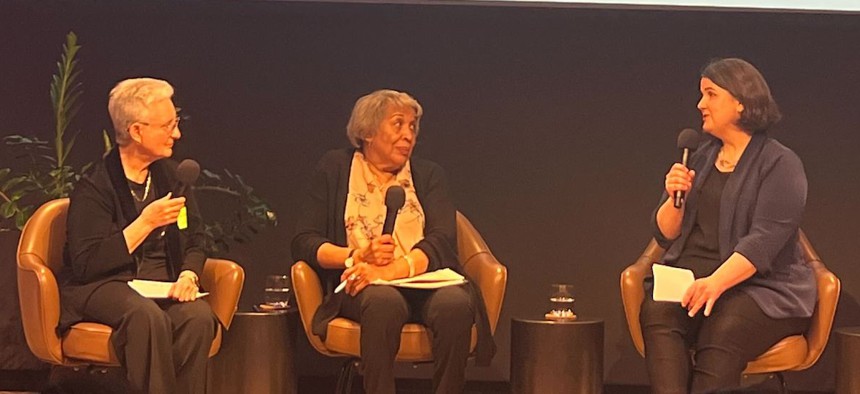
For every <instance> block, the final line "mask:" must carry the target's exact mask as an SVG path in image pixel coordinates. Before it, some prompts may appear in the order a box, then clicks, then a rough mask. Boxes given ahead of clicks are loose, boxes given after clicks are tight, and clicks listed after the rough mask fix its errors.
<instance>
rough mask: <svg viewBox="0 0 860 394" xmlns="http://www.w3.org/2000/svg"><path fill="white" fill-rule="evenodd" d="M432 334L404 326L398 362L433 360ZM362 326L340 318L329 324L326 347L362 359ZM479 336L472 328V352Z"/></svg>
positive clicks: (423, 327)
mask: <svg viewBox="0 0 860 394" xmlns="http://www.w3.org/2000/svg"><path fill="white" fill-rule="evenodd" d="M430 336H431V334H430V331H429V330H428V329H427V327H425V326H423V325H421V324H415V323H408V324H406V325H404V326H403V330H401V334H400V351H398V352H397V361H407V362H425V361H432V360H433V350H432V349H433V347H432V340H431V338H430ZM360 337H361V325H360V324H358V323H356V322H354V321H352V320H349V319H345V318H342V317H338V318H336V319H334V320H332V321H331V322H329V324H328V332H327V333H326V340H325V347H326V348H327V349H328V350H330V351H333V352H337V353H341V354H346V355H350V356H353V357H360V355H361V345H360V342H361V341H360V340H359V339H360ZM477 340H478V335H477V329H476V328H475V326H474V325H473V326H472V340H471V343H470V345H469V349H470V350H471V351H474V350H475V345H476V344H477Z"/></svg>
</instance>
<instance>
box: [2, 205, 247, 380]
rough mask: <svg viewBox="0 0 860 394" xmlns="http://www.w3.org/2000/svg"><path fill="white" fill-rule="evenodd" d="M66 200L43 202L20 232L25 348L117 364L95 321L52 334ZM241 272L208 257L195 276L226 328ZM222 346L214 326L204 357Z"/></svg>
mask: <svg viewBox="0 0 860 394" xmlns="http://www.w3.org/2000/svg"><path fill="white" fill-rule="evenodd" d="M68 208H69V199H67V198H63V199H58V200H53V201H49V202H47V203H45V204H44V205H42V206H41V207H39V209H38V210H36V212H35V213H34V214H33V216H32V217H31V218H30V220H29V221H28V222H27V224H26V226H24V230H23V231H22V232H21V240H20V242H19V244H18V296H19V298H20V303H21V320H22V322H23V325H24V336H25V337H26V338H27V345H28V346H29V347H30V350H31V351H32V352H33V354H34V355H36V357H38V358H39V359H41V360H43V361H46V362H48V363H51V364H55V365H66V366H74V365H86V364H94V365H103V366H118V365H119V360H117V357H116V354H114V351H113V347H112V346H111V345H110V334H111V331H112V330H111V328H110V327H108V326H106V325H103V324H98V323H89V322H82V323H78V324H75V325H74V326H72V327H71V329H70V330H69V331H68V332H67V333H65V334H64V335H63V336H58V335H57V332H56V328H57V324H58V322H59V319H60V294H59V290H58V286H57V280H56V277H55V276H54V272H55V271H57V270H59V269H60V268H61V267H62V264H63V246H64V244H65V243H66V214H67V211H68ZM244 281H245V272H244V271H243V270H242V267H240V266H239V265H238V264H236V263H234V262H232V261H227V260H218V259H209V260H207V261H206V265H205V266H204V268H203V275H202V276H201V277H200V282H201V285H202V287H203V288H204V289H206V290H208V291H209V293H210V294H209V295H208V296H206V297H205V298H204V299H205V300H206V301H207V302H209V304H210V306H211V307H212V311H213V312H214V313H215V316H216V317H217V318H218V321H220V322H221V325H222V326H223V327H225V328H229V327H230V323H231V322H232V320H233V314H234V313H235V312H236V306H237V303H238V302H239V295H240V294H241V293H242V285H243V283H244ZM220 347H221V329H220V327H219V330H218V333H217V335H216V336H215V340H214V341H213V342H212V347H211V348H210V350H209V356H210V357H211V356H214V355H215V354H217V353H218V349H219V348H220Z"/></svg>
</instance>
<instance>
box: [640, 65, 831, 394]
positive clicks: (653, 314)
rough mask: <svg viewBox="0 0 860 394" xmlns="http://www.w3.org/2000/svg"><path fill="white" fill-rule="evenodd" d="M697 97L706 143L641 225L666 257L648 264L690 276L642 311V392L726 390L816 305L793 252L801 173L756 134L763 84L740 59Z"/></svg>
mask: <svg viewBox="0 0 860 394" xmlns="http://www.w3.org/2000/svg"><path fill="white" fill-rule="evenodd" d="M699 87H700V91H701V94H702V98H701V100H699V103H698V109H699V111H700V112H701V113H702V129H704V131H705V133H706V135H707V137H706V138H705V141H704V142H703V143H702V144H700V146H699V149H698V150H697V151H696V152H695V153H694V154H693V155H692V156H691V157H690V159H689V161H688V165H687V166H684V165H683V164H680V163H676V164H674V165H673V166H672V167H671V169H670V170H669V172H668V173H667V174H666V178H665V193H663V196H662V199H661V202H660V205H659V206H658V207H657V209H656V210H655V213H654V215H653V225H654V237H655V239H656V240H657V242H658V243H659V244H660V246H662V247H663V248H665V249H666V253H665V255H664V257H663V261H661V262H660V263H662V264H667V265H672V266H676V267H682V268H687V269H690V270H692V271H693V273H694V276H695V278H696V280H695V282H693V284H692V285H691V286H690V288H689V289H687V291H686V293H685V294H684V296H683V299H682V301H681V303H680V307H679V305H678V304H677V303H670V302H657V301H654V300H653V297H650V296H646V297H645V301H644V302H643V305H642V312H641V314H640V320H641V323H642V331H643V336H644V339H645V355H646V356H645V357H646V361H647V364H648V373H649V376H650V378H651V385H652V388H653V392H654V393H687V392H692V393H711V392H720V391H725V390H730V389H732V388H736V387H737V386H738V385H739V384H740V380H741V374H742V372H743V370H744V368H745V367H746V364H747V362H749V361H751V360H753V359H754V358H756V357H757V356H758V355H760V354H761V353H763V352H764V351H765V350H767V349H768V348H770V347H771V346H772V345H774V344H775V343H776V342H778V341H779V340H781V339H783V338H785V337H787V336H790V335H794V334H800V333H803V332H804V331H805V330H806V328H807V327H808V325H809V321H810V316H812V312H813V309H814V303H815V300H816V287H815V282H814V278H813V274H812V271H811V269H810V268H809V267H808V266H807V265H806V264H805V262H804V261H803V258H802V256H801V254H800V250H799V249H798V248H797V240H798V236H799V235H798V234H799V225H800V220H801V217H802V215H803V210H804V206H805V204H806V189H807V184H806V175H805V173H804V170H803V164H802V163H801V161H800V158H798V157H797V155H796V154H795V153H794V152H792V151H791V150H790V149H788V148H786V147H785V146H783V145H782V144H780V143H779V142H777V141H776V140H774V139H772V138H770V137H769V136H768V135H767V134H766V132H767V130H768V129H769V128H770V127H771V126H772V125H773V124H774V123H776V122H777V121H778V120H779V119H780V113H779V109H778V107H777V105H776V103H775V102H774V100H773V97H772V96H771V94H770V89H769V88H768V85H767V82H765V80H764V78H763V77H762V75H761V74H760V73H759V71H758V70H756V68H755V67H753V66H752V65H751V64H750V63H748V62H746V61H744V60H741V59H719V60H715V61H712V62H711V63H709V64H708V65H707V66H706V67H705V68H704V70H703V71H702V74H701V80H700V84H699ZM676 191H684V192H686V193H687V196H688V197H687V201H686V203H685V204H684V205H683V206H682V208H675V207H674V204H673V201H672V199H670V198H669V196H672V195H674V193H675V192H676ZM691 350H692V351H693V356H692V357H690V352H691Z"/></svg>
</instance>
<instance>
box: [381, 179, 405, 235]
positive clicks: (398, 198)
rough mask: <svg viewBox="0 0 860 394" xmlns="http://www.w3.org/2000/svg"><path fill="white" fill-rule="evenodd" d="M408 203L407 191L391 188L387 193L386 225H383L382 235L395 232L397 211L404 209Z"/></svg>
mask: <svg viewBox="0 0 860 394" xmlns="http://www.w3.org/2000/svg"><path fill="white" fill-rule="evenodd" d="M405 202H406V191H404V190H403V188H402V187H400V186H391V187H389V188H388V190H387V191H385V223H383V224H382V233H383V234H391V233H393V232H394V221H395V220H396V219H397V211H399V210H400V208H403V203H405Z"/></svg>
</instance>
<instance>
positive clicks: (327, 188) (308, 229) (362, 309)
mask: <svg viewBox="0 0 860 394" xmlns="http://www.w3.org/2000/svg"><path fill="white" fill-rule="evenodd" d="M422 114H423V109H422V108H421V105H420V104H419V103H418V101H416V100H415V99H414V98H412V97H411V96H410V95H408V94H406V93H402V92H397V91H393V90H378V91H375V92H373V93H370V94H368V95H366V96H364V97H361V98H360V99H358V101H357V102H356V103H355V107H354V108H353V111H352V116H351V117H350V120H349V123H348V125H347V137H348V138H349V141H350V142H351V143H352V145H353V147H354V148H352V149H341V150H333V151H330V152H328V153H326V154H325V156H323V158H322V160H320V162H319V164H318V165H317V169H316V172H315V174H314V175H313V177H312V180H311V185H310V188H309V192H308V194H307V196H306V198H305V202H304V209H303V210H302V212H303V213H302V215H301V217H300V218H299V220H298V223H297V229H296V235H295V237H294V238H293V241H292V254H293V258H294V259H295V260H297V261H306V262H307V263H309V264H310V265H311V266H313V267H314V269H315V270H316V271H317V272H318V273H319V274H320V277H321V278H322V280H323V281H324V286H325V287H326V288H327V290H328V292H329V295H328V296H327V297H326V299H325V301H324V302H323V305H322V306H321V307H320V308H319V309H318V310H317V312H316V315H315V316H314V321H313V331H314V333H315V334H317V335H319V336H321V337H322V338H325V335H326V331H327V326H328V323H329V322H330V321H331V320H333V319H334V318H335V317H338V316H342V317H346V318H348V319H351V320H355V321H358V322H360V323H361V338H360V342H361V359H362V364H363V372H364V385H365V390H366V391H367V392H368V393H394V392H395V386H394V359H395V356H396V355H397V351H398V348H399V346H400V331H401V328H402V327H403V325H404V324H405V323H407V322H420V323H423V324H425V325H426V326H427V327H429V329H430V331H431V332H432V333H433V355H434V359H435V361H434V367H435V373H434V374H433V386H434V389H435V391H436V392H437V393H457V392H462V391H463V387H464V383H465V368H466V359H467V357H468V356H469V342H470V338H471V329H472V325H473V324H475V325H476V326H477V327H478V332H479V334H478V336H479V339H478V349H477V351H478V359H479V360H478V361H479V362H480V363H482V364H483V363H488V362H489V358H490V357H492V352H493V344H492V337H491V336H490V334H489V333H490V331H489V324H488V323H487V318H486V310H485V309H484V304H483V302H480V298H479V297H480V295H479V294H480V293H479V290H477V289H475V288H474V287H473V285H471V284H465V285H459V286H449V287H443V288H440V289H436V290H415V289H403V288H398V287H392V286H369V285H370V284H371V283H372V282H373V281H375V280H376V279H385V280H392V279H398V278H405V277H411V276H414V275H418V274H421V273H424V272H428V271H434V270H438V269H442V268H450V269H452V270H455V271H457V272H460V273H461V274H462V273H463V272H462V270H461V268H460V265H459V264H458V259H457V252H456V246H457V229H456V221H455V215H456V210H455V208H454V205H453V203H452V202H451V198H450V196H449V194H448V185H447V181H446V179H445V175H444V172H443V171H442V168H441V167H439V166H438V165H437V164H435V163H432V162H430V161H426V160H421V159H418V158H414V157H412V151H413V149H414V148H415V142H416V140H417V138H418V131H419V123H420V120H421V116H422ZM395 185H396V186H400V187H402V188H403V190H404V191H405V194H406V202H405V204H404V206H403V208H402V209H400V210H399V212H398V213H397V220H396V222H395V226H394V231H393V233H392V234H382V227H383V222H384V221H385V215H386V207H385V194H386V191H387V190H388V188H389V187H391V186H395ZM341 282H345V291H344V292H333V291H332V289H334V288H335V286H336V285H338V283H341Z"/></svg>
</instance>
